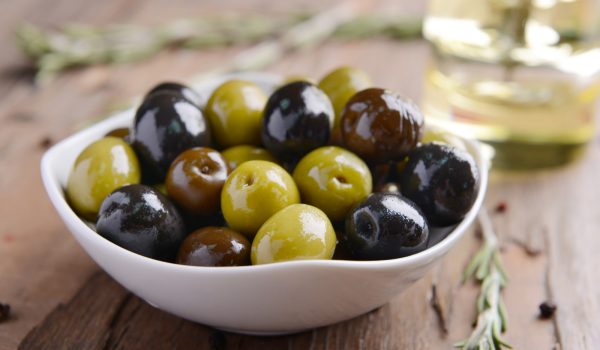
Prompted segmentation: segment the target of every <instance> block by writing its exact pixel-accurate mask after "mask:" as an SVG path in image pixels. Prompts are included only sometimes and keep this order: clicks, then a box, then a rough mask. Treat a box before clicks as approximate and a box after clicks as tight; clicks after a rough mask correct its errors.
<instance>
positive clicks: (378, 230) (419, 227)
mask: <svg viewBox="0 0 600 350" xmlns="http://www.w3.org/2000/svg"><path fill="white" fill-rule="evenodd" d="M340 236H341V238H340V243H342V244H343V245H344V246H345V248H346V249H348V251H349V252H350V255H351V256H352V257H353V258H355V259H365V260H383V259H395V258H400V257H404V256H407V255H411V254H414V253H417V252H419V251H421V250H424V249H425V248H426V246H427V238H428V236H429V227H428V225H427V220H425V217H424V216H423V214H422V213H421V211H420V210H419V208H418V207H417V206H416V205H415V204H414V203H412V202H411V201H409V200H408V199H406V198H404V197H402V196H401V195H400V194H399V193H397V192H379V193H373V194H371V195H370V196H369V197H367V199H365V200H364V201H363V202H362V203H360V204H359V205H358V206H356V207H355V208H354V209H353V210H352V211H351V212H350V214H349V215H348V216H347V218H346V230H345V231H343V232H340Z"/></svg>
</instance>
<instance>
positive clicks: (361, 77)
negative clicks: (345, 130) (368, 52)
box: [319, 67, 373, 143]
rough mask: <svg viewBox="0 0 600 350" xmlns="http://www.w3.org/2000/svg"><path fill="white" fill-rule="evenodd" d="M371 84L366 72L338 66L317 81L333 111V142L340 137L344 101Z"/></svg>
mask: <svg viewBox="0 0 600 350" xmlns="http://www.w3.org/2000/svg"><path fill="white" fill-rule="evenodd" d="M372 85H373V83H372V82H371V79H370V78H369V76H368V75H367V73H365V72H363V71H362V70H359V69H357V68H353V67H339V68H337V69H335V70H333V71H331V72H329V73H328V74H327V75H326V76H324V77H323V79H321V81H320V82H319V88H320V89H321V90H323V92H325V94H327V96H328V97H329V99H330V100H331V104H332V105H333V110H334V112H335V121H334V123H333V136H332V139H333V140H334V143H337V142H338V141H340V139H341V130H340V120H341V115H342V112H343V110H344V107H345V106H346V103H347V102H348V100H350V98H351V97H352V96H354V95H355V94H356V93H357V92H359V91H361V90H364V89H366V88H368V87H370V86H372Z"/></svg>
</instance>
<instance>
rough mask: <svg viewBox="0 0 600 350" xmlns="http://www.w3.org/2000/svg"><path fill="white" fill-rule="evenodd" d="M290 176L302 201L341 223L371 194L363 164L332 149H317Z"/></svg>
mask: <svg viewBox="0 0 600 350" xmlns="http://www.w3.org/2000/svg"><path fill="white" fill-rule="evenodd" d="M293 176H294V181H295V182H296V185H297V186H298V190H300V195H301V197H302V202H303V203H306V204H310V205H313V206H315V207H317V208H319V209H321V210H323V211H324V212H325V214H327V216H328V217H329V219H330V220H332V221H338V220H343V219H344V217H345V216H346V213H348V211H349V210H350V209H351V208H352V207H353V206H355V205H356V204H358V203H360V202H362V201H363V200H364V199H365V198H366V197H367V196H368V195H369V194H370V193H371V191H372V179H371V172H370V171H369V168H368V167H367V165H366V164H365V162H363V161H362V159H360V158H359V157H358V156H357V155H355V154H354V153H352V152H350V151H347V150H345V149H343V148H340V147H335V146H326V147H321V148H317V149H316V150H314V151H312V152H310V153H309V154H307V155H306V156H304V157H303V158H302V160H300V162H299V163H298V165H297V166H296V168H295V169H294V174H293Z"/></svg>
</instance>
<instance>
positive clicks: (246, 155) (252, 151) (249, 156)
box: [221, 145, 277, 170]
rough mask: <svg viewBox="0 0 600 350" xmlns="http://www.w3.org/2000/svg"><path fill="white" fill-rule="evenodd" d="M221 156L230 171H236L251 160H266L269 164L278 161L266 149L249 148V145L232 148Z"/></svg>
mask: <svg viewBox="0 0 600 350" xmlns="http://www.w3.org/2000/svg"><path fill="white" fill-rule="evenodd" d="M221 155H222V156H223V158H225V160H226V161H227V165H228V166H229V169H230V170H234V169H235V168H237V167H238V166H239V165H240V164H242V163H244V162H247V161H249V160H266V161H269V162H273V163H276V162H277V159H275V157H273V155H271V153H269V151H267V150H266V149H264V148H260V147H255V146H249V145H239V146H233V147H230V148H228V149H226V150H224V151H223V152H221Z"/></svg>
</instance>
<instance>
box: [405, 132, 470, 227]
mask: <svg viewBox="0 0 600 350" xmlns="http://www.w3.org/2000/svg"><path fill="white" fill-rule="evenodd" d="M408 157H409V161H408V164H407V165H406V168H405V169H404V172H403V173H402V182H401V188H402V194H403V195H404V196H406V197H407V198H409V199H410V200H412V201H413V202H415V203H416V204H417V205H418V206H419V207H420V208H421V209H422V210H423V212H424V213H425V216H426V217H427V220H428V221H429V222H430V223H431V224H432V225H439V226H446V225H452V224H455V223H458V222H459V221H461V220H462V219H463V218H464V216H465V215H466V214H467V212H468V211H469V210H470V209H471V207H472V206H473V203H475V199H476V198H477V193H478V190H479V170H478V169H477V166H476V164H475V160H474V159H473V157H472V156H471V155H470V154H469V153H467V152H466V151H464V150H461V149H459V148H456V147H452V146H448V145H444V144H441V143H435V142H434V143H428V144H425V145H422V146H420V147H418V148H416V149H415V150H414V151H413V152H411V153H410V154H409V156H408Z"/></svg>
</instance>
